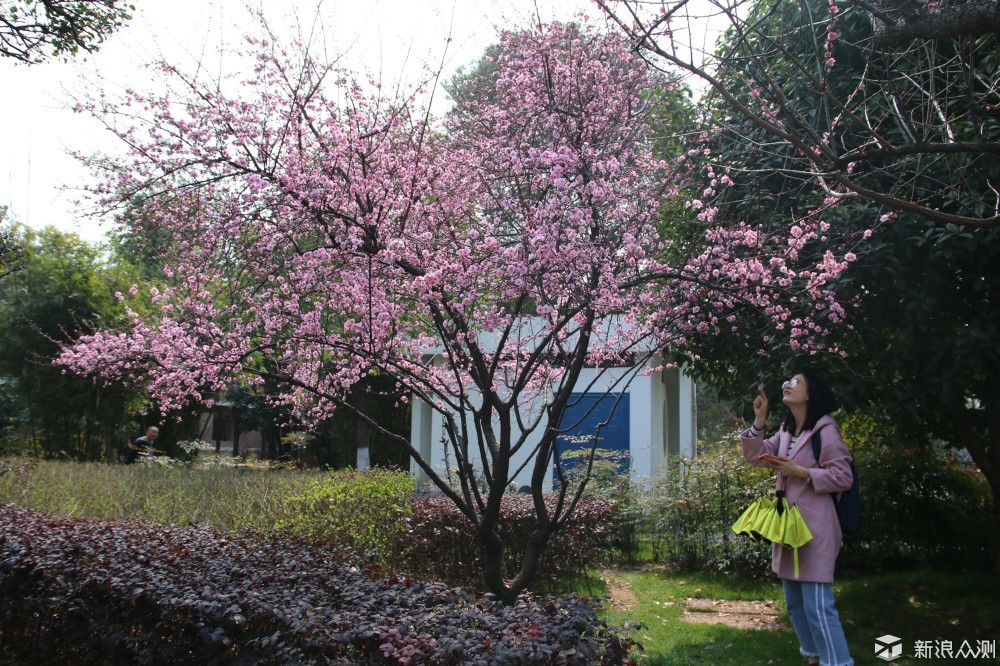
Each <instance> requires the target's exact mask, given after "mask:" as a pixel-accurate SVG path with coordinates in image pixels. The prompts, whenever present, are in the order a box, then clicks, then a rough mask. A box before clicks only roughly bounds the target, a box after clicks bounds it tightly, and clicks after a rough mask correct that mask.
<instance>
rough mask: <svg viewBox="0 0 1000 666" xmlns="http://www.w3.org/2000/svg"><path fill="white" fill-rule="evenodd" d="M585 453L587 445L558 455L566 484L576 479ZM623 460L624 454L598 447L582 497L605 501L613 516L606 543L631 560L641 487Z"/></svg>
mask: <svg viewBox="0 0 1000 666" xmlns="http://www.w3.org/2000/svg"><path fill="white" fill-rule="evenodd" d="M589 454H590V451H589V449H588V448H583V449H572V450H569V451H566V452H564V453H563V454H562V460H563V462H564V463H569V465H568V467H569V470H568V472H567V474H566V476H567V477H568V480H569V482H570V483H576V482H578V481H579V480H580V477H581V476H582V472H583V471H584V468H583V465H586V461H587V458H588V457H589ZM627 463H628V453H625V452H622V451H614V450H609V449H601V448H598V449H597V450H596V451H594V461H593V465H592V466H591V470H590V479H589V480H588V482H587V485H586V486H585V488H584V494H583V496H584V497H585V498H587V499H593V500H601V501H604V502H607V503H608V504H609V505H610V506H611V510H612V512H613V514H614V515H613V517H612V519H611V525H610V529H611V533H610V535H609V539H608V541H609V544H610V546H611V547H612V548H613V549H614V550H615V551H616V553H617V556H618V557H620V558H622V559H624V560H625V561H627V562H634V561H635V559H636V556H637V555H638V552H639V533H640V529H641V526H642V519H643V515H644V510H643V501H642V491H641V488H640V487H639V486H638V484H636V483H635V482H633V481H632V479H631V478H630V477H629V474H628V473H627V472H626V471H623V470H627V469H628V465H627Z"/></svg>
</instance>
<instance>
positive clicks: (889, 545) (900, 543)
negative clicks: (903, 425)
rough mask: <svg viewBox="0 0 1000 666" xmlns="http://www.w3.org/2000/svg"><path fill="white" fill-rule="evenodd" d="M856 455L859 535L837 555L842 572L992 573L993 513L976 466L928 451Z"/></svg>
mask: <svg viewBox="0 0 1000 666" xmlns="http://www.w3.org/2000/svg"><path fill="white" fill-rule="evenodd" d="M855 457H856V463H857V468H858V475H859V476H860V477H861V497H862V502H863V510H862V514H861V530H860V532H859V533H858V534H857V535H855V536H854V537H850V538H848V540H847V542H846V543H845V546H844V549H843V550H842V551H841V555H840V560H839V562H838V566H839V567H841V568H842V570H843V571H850V572H858V573H860V572H872V571H891V570H897V569H904V568H916V567H933V568H940V567H943V568H947V569H948V570H951V571H956V570H957V571H988V570H990V567H991V566H992V563H993V562H995V555H994V554H995V553H996V549H997V543H996V533H995V530H994V528H993V525H994V524H995V523H994V522H993V508H992V504H991V502H990V491H989V485H988V484H987V482H986V479H985V478H984V477H983V475H982V474H981V473H980V472H979V471H978V470H976V469H975V467H974V466H972V465H971V464H968V463H962V462H960V461H958V460H956V459H955V458H954V457H952V456H950V455H947V454H945V453H942V452H935V451H934V450H932V449H930V448H929V447H920V448H917V449H909V450H902V451H900V450H893V449H889V448H885V447H880V446H877V447H870V448H867V449H859V450H857V451H856V453H855Z"/></svg>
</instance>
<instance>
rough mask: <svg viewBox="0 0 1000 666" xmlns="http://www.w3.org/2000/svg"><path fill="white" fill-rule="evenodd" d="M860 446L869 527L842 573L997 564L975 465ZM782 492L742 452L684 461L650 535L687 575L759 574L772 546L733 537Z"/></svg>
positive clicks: (653, 514) (846, 551) (666, 479)
mask: <svg viewBox="0 0 1000 666" xmlns="http://www.w3.org/2000/svg"><path fill="white" fill-rule="evenodd" d="M848 435H849V433H848V432H847V430H846V429H845V437H847V438H848V441H849V442H853V443H854V444H855V449H854V450H855V457H856V463H857V469H858V474H859V475H860V476H861V498H862V503H863V508H862V515H861V530H860V532H859V533H858V534H857V535H853V536H848V537H847V539H846V540H845V543H844V548H843V549H842V550H841V554H840V558H839V560H838V563H837V566H838V571H839V572H840V573H872V572H878V571H892V570H899V569H910V568H917V567H948V568H949V569H960V570H967V571H973V570H986V569H988V568H989V567H990V566H991V563H992V562H994V561H995V555H994V553H996V548H997V544H996V541H995V533H994V530H993V528H992V520H993V518H992V516H993V514H992V506H991V503H990V495H989V486H988V484H987V483H986V481H985V479H984V478H983V476H982V474H981V473H979V472H978V471H977V470H975V468H974V467H972V466H971V465H969V464H964V463H961V462H959V461H957V460H956V459H955V458H953V457H950V456H948V455H944V454H942V453H940V452H935V451H934V450H933V449H931V448H930V447H920V448H918V449H912V450H902V451H901V450H898V449H891V448H888V447H884V446H878V445H872V444H870V443H868V444H867V446H864V445H859V443H858V442H856V441H854V440H852V439H850V438H849V437H848ZM773 492H774V477H773V473H772V472H770V471H769V470H766V469H760V468H755V467H753V466H751V465H749V464H748V463H746V462H744V460H743V456H742V452H741V449H740V446H739V445H738V444H735V445H732V444H731V445H727V446H723V447H721V448H719V449H718V450H717V452H715V453H712V454H709V455H704V456H701V457H700V458H698V459H696V460H694V461H689V460H682V461H680V462H679V463H677V464H675V465H674V466H673V467H671V468H670V469H669V470H668V471H667V472H666V473H665V474H664V475H663V476H661V477H659V478H657V479H656V480H655V481H654V484H653V487H652V491H651V493H650V497H649V500H648V506H649V511H648V520H649V526H648V530H649V532H650V534H651V536H652V537H653V542H654V543H653V548H654V557H657V558H659V559H662V560H663V561H665V562H666V563H668V564H670V565H672V566H673V567H675V568H677V569H679V570H688V571H697V570H705V569H715V570H719V571H725V572H727V573H730V574H734V575H742V576H748V577H750V576H757V575H761V574H766V573H768V572H769V571H770V561H771V556H770V553H771V547H770V545H768V544H766V543H758V542H754V541H751V540H750V539H748V538H747V537H743V536H737V535H735V534H733V533H732V531H731V530H730V526H731V525H732V523H733V522H735V520H736V518H737V517H738V516H739V514H740V512H742V511H743V510H744V509H745V508H746V507H747V506H748V505H749V504H750V502H751V501H753V500H754V499H756V498H757V497H767V496H770V495H771V494H772V493H773Z"/></svg>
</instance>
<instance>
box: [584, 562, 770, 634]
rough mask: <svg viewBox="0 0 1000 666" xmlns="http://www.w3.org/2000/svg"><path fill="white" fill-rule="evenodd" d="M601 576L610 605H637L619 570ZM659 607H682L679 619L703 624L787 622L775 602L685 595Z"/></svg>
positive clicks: (752, 626)
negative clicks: (779, 614)
mask: <svg viewBox="0 0 1000 666" xmlns="http://www.w3.org/2000/svg"><path fill="white" fill-rule="evenodd" d="M601 579H602V580H603V581H604V584H605V585H606V586H607V588H608V595H609V596H610V597H611V599H610V601H609V602H608V605H610V606H611V607H612V608H614V609H615V610H617V611H629V610H632V609H633V608H635V607H636V605H637V604H638V603H639V598H638V597H637V596H636V594H635V592H633V591H632V586H631V585H629V583H628V581H627V580H625V579H624V578H623V577H622V575H621V572H620V571H614V570H605V571H602V572H601ZM657 605H659V606H674V605H679V606H681V607H682V608H683V612H682V613H681V616H680V619H681V621H683V622H694V623H702V624H724V625H726V626H729V627H736V628H738V629H779V628H781V627H783V626H784V623H783V622H782V621H781V619H780V618H779V617H778V611H777V609H776V608H775V607H774V602H773V601H734V600H732V599H702V598H695V597H683V598H682V599H681V600H680V601H679V602H676V601H674V600H673V597H671V598H670V599H668V600H665V601H659V602H657Z"/></svg>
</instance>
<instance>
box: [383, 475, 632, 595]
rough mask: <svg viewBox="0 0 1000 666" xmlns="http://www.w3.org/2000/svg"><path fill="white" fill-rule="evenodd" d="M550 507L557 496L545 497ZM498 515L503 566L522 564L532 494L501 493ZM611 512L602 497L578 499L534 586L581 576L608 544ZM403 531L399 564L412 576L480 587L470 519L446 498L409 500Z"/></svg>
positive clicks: (478, 550)
mask: <svg viewBox="0 0 1000 666" xmlns="http://www.w3.org/2000/svg"><path fill="white" fill-rule="evenodd" d="M546 502H547V503H549V505H550V506H551V507H554V506H555V502H556V495H555V494H552V495H549V496H548V497H546ZM500 519H501V521H502V523H503V525H504V529H505V532H504V543H505V555H506V561H505V565H506V567H507V570H508V571H517V570H518V569H520V567H521V559H520V558H521V553H523V552H524V548H525V545H526V544H527V541H528V537H529V535H530V534H531V532H532V530H533V529H534V528H535V526H536V525H537V520H536V518H535V508H534V504H533V500H532V498H531V496H530V495H522V494H510V495H505V496H504V498H503V503H502V505H501V513H500ZM613 520H614V510H613V508H612V507H611V505H610V504H609V503H607V502H604V501H601V500H582V501H581V502H580V503H579V504H578V505H577V507H576V510H575V511H574V512H573V514H572V516H571V518H570V522H569V524H567V525H566V526H565V527H563V528H562V529H560V530H559V531H558V532H556V534H555V535H554V536H553V537H552V539H551V540H550V541H549V544H548V546H547V548H546V550H545V554H544V555H543V558H542V562H541V565H540V570H539V572H538V578H537V581H538V584H539V585H541V586H543V587H544V586H548V587H549V589H557V583H558V582H559V581H560V580H563V579H566V578H570V577H579V576H582V575H583V574H584V572H585V569H586V568H587V566H589V565H591V564H592V563H593V562H594V561H595V560H597V559H598V558H599V557H600V556H601V554H603V552H604V551H606V550H607V549H608V547H609V544H610V539H611V536H612V534H613V525H612V524H613ZM406 524H407V529H406V532H405V534H402V535H401V537H400V538H401V541H400V544H401V549H403V557H402V558H401V560H400V562H399V564H398V565H397V566H399V567H400V568H402V569H405V570H406V571H409V572H411V573H413V574H415V575H418V576H421V577H426V578H433V579H437V580H444V581H447V582H449V583H451V584H453V585H462V586H465V587H469V588H472V589H479V588H481V587H482V584H483V581H482V571H483V557H482V551H481V546H480V543H479V541H478V539H477V537H476V534H475V532H474V531H473V528H472V525H471V524H470V523H469V521H468V519H467V518H466V517H465V516H464V515H462V513H461V512H459V510H458V509H457V508H456V507H455V505H454V504H453V503H452V502H451V500H449V499H448V498H447V497H445V496H443V495H427V496H424V497H422V498H417V499H416V500H415V501H414V503H413V513H412V514H411V515H410V516H409V518H408V519H407V521H406Z"/></svg>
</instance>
